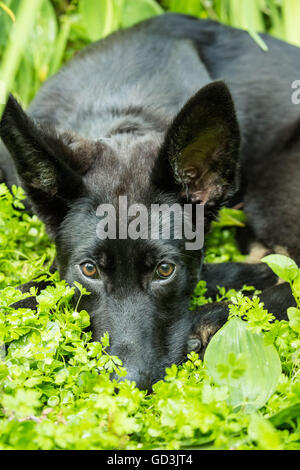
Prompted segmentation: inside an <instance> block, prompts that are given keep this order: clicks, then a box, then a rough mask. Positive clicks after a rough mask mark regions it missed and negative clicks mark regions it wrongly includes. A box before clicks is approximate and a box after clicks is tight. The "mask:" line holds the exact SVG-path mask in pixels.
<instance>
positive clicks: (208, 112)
mask: <svg viewBox="0 0 300 470" xmlns="http://www.w3.org/2000/svg"><path fill="white" fill-rule="evenodd" d="M263 39H264V41H265V42H266V43H267V45H268V47H269V52H267V53H265V52H263V51H262V50H261V49H260V48H259V47H258V46H257V44H255V43H254V41H253V40H252V39H251V38H250V37H249V35H248V34H247V33H246V32H243V31H240V30H236V29H232V28H228V27H225V26H223V25H220V24H218V23H215V22H211V21H200V20H196V19H194V18H191V17H186V16H183V15H174V14H166V15H162V16H160V17H156V18H154V19H151V20H148V21H146V22H143V23H141V24H139V25H137V26H135V27H133V28H131V29H129V30H125V31H121V32H118V33H116V34H114V35H112V36H110V37H108V38H107V39H105V40H103V41H100V42H98V43H96V44H94V45H92V46H90V47H88V48H86V49H85V50H84V51H82V52H81V53H79V54H78V55H77V56H76V57H75V58H74V59H73V60H72V61H70V63H69V64H67V66H65V67H64V68H63V69H62V70H61V71H60V72H59V74H57V75H56V76H55V77H53V78H52V79H50V80H49V81H48V82H47V83H46V84H45V85H44V86H43V87H42V89H41V91H40V92H39V93H38V95H37V97H36V99H35V100H34V102H33V103H32V105H31V107H30V109H29V115H30V117H31V118H32V119H33V120H34V121H36V122H38V123H39V125H41V126H42V127H41V128H39V127H38V126H36V124H34V122H33V121H32V120H31V119H28V118H27V117H26V115H25V114H24V113H23V111H22V110H21V109H20V108H19V107H18V105H17V104H16V103H15V102H14V101H13V100H12V99H10V101H9V102H8V105H7V109H6V111H5V113H4V117H3V120H2V123H1V137H2V139H3V141H4V142H5V144H6V146H7V148H8V149H9V151H10V153H11V155H12V156H13V158H14V162H15V164H16V167H17V170H16V167H15V166H14V164H13V162H12V160H11V159H10V158H9V156H8V154H7V152H6V151H5V150H4V148H3V149H2V148H1V152H0V167H2V169H3V170H4V174H5V177H6V181H7V182H8V184H12V183H14V182H18V181H19V182H20V183H21V184H22V185H23V186H24V187H25V189H26V190H27V193H28V196H29V199H30V200H31V202H32V205H33V207H34V209H35V210H36V211H37V213H38V214H39V215H40V216H41V218H42V220H44V222H45V223H46V225H47V227H48V230H49V232H50V233H51V234H52V236H53V237H54V239H55V242H56V246H57V253H58V256H57V258H58V267H59V270H60V272H61V275H62V277H64V278H65V279H66V280H67V281H69V282H73V281H74V280H77V281H79V282H81V283H82V284H85V285H86V287H87V288H88V290H90V291H91V292H92V295H91V296H89V297H88V298H87V300H86V301H85V304H83V307H85V308H86V309H87V310H88V311H89V313H90V314H91V318H92V327H93V331H94V338H95V339H98V338H99V337H100V336H101V334H102V333H103V332H104V331H105V330H108V331H109V333H110V337H111V348H112V352H113V353H114V354H117V355H119V356H120V357H121V358H122V359H123V361H124V363H125V364H124V365H125V367H127V369H128V372H129V375H128V376H129V378H132V379H134V380H136V381H137V383H138V385H139V386H141V387H150V386H151V384H152V383H153V382H154V381H155V380H157V379H159V378H161V377H162V376H163V373H164V369H165V367H166V366H168V365H170V364H171V363H172V362H179V361H180V360H182V358H183V356H184V353H185V352H186V343H187V340H188V336H189V333H190V330H191V325H192V323H193V321H194V319H193V318H192V314H191V313H190V312H188V302H189V297H190V295H191V293H192V291H193V288H194V286H195V283H196V281H197V280H198V279H200V277H201V276H203V273H204V274H205V273H208V274H209V268H204V270H203V271H202V275H201V268H202V261H203V252H202V251H201V252H190V253H187V252H186V250H185V249H184V247H183V244H182V243H181V242H180V241H176V242H175V241H174V240H173V241H172V242H170V241H169V242H168V243H166V242H165V243H163V242H162V241H161V240H159V241H156V242H154V241H153V240H120V239H118V240H106V242H105V244H104V243H103V241H99V240H98V239H97V236H96V224H97V217H96V214H95V213H96V208H97V206H98V204H100V203H112V204H114V205H115V206H116V204H117V200H118V198H119V196H122V195H126V196H127V197H128V200H129V203H143V204H144V205H145V206H147V207H149V206H150V204H153V203H168V204H173V203H176V202H178V201H179V200H180V203H183V202H188V201H190V202H192V203H193V204H194V203H197V202H202V203H203V204H205V220H206V228H208V227H209V221H210V220H211V219H212V218H213V217H214V216H215V214H216V212H217V210H218V208H219V207H220V206H221V205H222V204H224V203H225V202H226V203H227V204H228V205H231V206H234V205H235V204H236V203H239V202H241V201H243V203H244V207H245V211H246V213H247V216H248V220H249V226H250V227H251V230H252V232H253V234H254V236H255V238H257V239H258V240H259V241H260V242H262V243H263V244H264V245H266V246H267V247H268V249H270V250H271V251H276V250H279V249H282V248H283V247H284V248H285V249H286V250H287V252H288V253H289V254H290V256H292V257H293V258H294V259H295V260H296V261H300V246H299V244H298V239H299V236H300V224H299V223H298V219H299V216H300V204H299V196H300V186H299V180H300V162H299V159H300V107H299V106H296V105H295V104H293V103H292V100H291V95H292V82H293V81H295V80H297V79H299V77H300V51H299V49H297V48H296V47H293V46H290V45H287V44H285V43H283V42H281V41H277V40H275V39H273V38H270V37H268V36H264V38H263ZM217 80H224V81H225V82H226V84H227V85H228V87H229V89H230V92H231V95H232V98H233V102H234V105H235V110H236V116H237V119H236V117H235V112H234V107H233V104H232V100H231V97H230V94H229V93H228V91H227V89H226V87H225V85H224V84H222V83H221V82H216V81H217ZM215 82H216V83H215ZM198 90H202V91H200V92H198ZM191 97H192V98H191ZM186 103H187V104H186ZM238 125H239V128H240V133H241V149H240V166H239V163H238V160H239V159H238V155H239V146H240V141H239V128H238ZM22 149H24V156H22V155H21V154H22V153H23V152H22ZM17 174H18V176H17ZM238 182H239V183H238ZM182 188H184V191H183V190H182ZM84 261H87V262H88V261H92V262H93V263H94V264H95V265H97V273H98V270H99V271H100V272H101V275H100V279H99V276H98V274H99V273H98V274H97V276H98V277H97V278H94V277H91V279H88V277H89V273H88V274H87V276H86V277H84V276H83V275H82V270H81V272H80V269H83V268H81V266H82V265H83V264H82V263H84ZM92 262H91V263H90V265H89V267H88V266H87V265H88V263H86V264H85V265H84V272H87V271H86V270H90V273H91V272H92V266H93V264H92ZM162 265H163V269H164V270H165V271H166V272H167V270H168V266H169V268H170V269H173V268H174V269H173V271H174V273H172V274H171V275H170V276H169V277H168V276H167V277H166V278H159V277H157V266H159V267H160V269H161V266H162ZM78 267H79V268H80V269H79V268H78ZM239 267H240V271H239V272H237V273H236V268H232V267H229V270H230V272H231V273H232V272H233V271H232V270H234V273H235V274H234V275H229V276H227V274H224V282H223V283H222V276H220V273H219V272H218V275H217V276H215V275H212V276H211V278H212V283H213V280H214V281H215V283H216V282H218V283H220V284H226V285H227V286H228V287H231V284H232V287H239V286H242V285H243V284H245V283H252V284H255V273H257V283H256V284H258V285H257V287H263V288H264V287H268V286H269V285H270V283H271V282H274V279H273V278H272V275H270V274H269V273H267V268H264V267H258V268H254V267H252V266H250V265H249V266H248V267H245V266H239ZM175 268H176V270H175ZM155 269H156V271H155ZM224 269H225V268H224ZM255 269H257V270H256V271H255ZM175 271H176V272H175ZM228 272H229V271H228V268H227V273H228ZM153 273H156V274H153ZM224 273H226V269H225V271H224ZM239 273H240V274H239ZM241 273H243V274H241ZM229 278H231V280H232V283H231V284H230V282H229ZM87 279H88V280H87ZM259 279H260V281H261V283H259ZM251 281H252V282H251ZM274 292H275V293H274V295H273V294H272V295H271V298H272V299H275V298H276V299H277V294H276V292H277V291H276V290H275V291H274ZM269 297H270V296H266V298H268V299H269ZM290 301H291V299H290V298H289V299H287V297H286V296H285V297H284V299H283V300H282V302H281V306H280V309H279V310H281V311H282V310H284V308H285V305H286V302H290ZM270 304H272V305H274V301H273V303H272V301H270ZM208 308H209V306H208V307H207V308H206V309H208ZM280 313H281V312H280Z"/></svg>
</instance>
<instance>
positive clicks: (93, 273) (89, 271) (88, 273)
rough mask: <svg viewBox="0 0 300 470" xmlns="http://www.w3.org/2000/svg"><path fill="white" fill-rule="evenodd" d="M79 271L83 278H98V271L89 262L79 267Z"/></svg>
mask: <svg viewBox="0 0 300 470" xmlns="http://www.w3.org/2000/svg"><path fill="white" fill-rule="evenodd" d="M80 269H81V272H82V274H83V275H84V276H85V277H89V278H92V279H96V278H97V277H98V270H97V268H96V266H95V265H94V264H93V263H91V262H87V263H82V264H81V265H80Z"/></svg>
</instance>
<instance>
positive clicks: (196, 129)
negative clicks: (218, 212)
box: [152, 82, 240, 207]
mask: <svg viewBox="0 0 300 470" xmlns="http://www.w3.org/2000/svg"><path fill="white" fill-rule="evenodd" d="M239 146H240V133H239V126H238V123H237V119H236V116H235V110H234V105H233V101H232V98H231V94H230V92H229V90H228V88H227V86H226V85H225V83H224V82H214V83H211V84H209V85H207V86H205V87H204V88H202V89H201V90H200V91H199V92H198V93H196V95H194V96H193V97H192V98H191V99H190V100H189V101H188V102H187V104H186V105H185V106H184V107H183V108H182V109H181V111H180V112H179V114H178V115H177V116H176V117H175V119H174V121H173V123H172V124H171V126H170V128H169V130H168V132H167V135H166V137H165V141H164V144H163V146H162V148H161V152H160V155H159V157H158V159H157V161H156V164H155V166H154V170H153V174H152V181H153V183H154V184H156V186H158V187H159V188H160V189H162V190H164V191H179V193H180V195H181V197H182V198H183V199H185V198H186V197H187V199H188V200H189V201H190V202H199V203H203V204H208V205H209V206H210V207H214V206H218V205H220V204H222V202H224V201H225V200H226V199H227V198H228V197H230V196H231V195H232V194H233V193H234V191H235V190H236V189H237V172H238V160H239Z"/></svg>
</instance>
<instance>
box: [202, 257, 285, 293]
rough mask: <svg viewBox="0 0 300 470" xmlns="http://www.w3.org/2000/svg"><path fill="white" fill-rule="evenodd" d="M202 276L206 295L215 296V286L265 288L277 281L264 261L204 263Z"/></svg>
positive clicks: (216, 291)
mask: <svg viewBox="0 0 300 470" xmlns="http://www.w3.org/2000/svg"><path fill="white" fill-rule="evenodd" d="M202 277H203V279H204V280H205V281H206V283H207V296H208V297H215V296H216V295H217V294H218V288H217V286H220V287H225V288H226V289H236V290H239V289H241V288H242V287H243V286H244V285H247V286H253V287H255V289H258V290H265V289H267V288H268V287H271V286H274V285H275V284H276V283H277V281H278V278H277V276H276V275H275V274H274V273H273V272H272V270H271V269H270V268H269V267H268V266H267V265H266V264H264V263H260V264H248V263H220V264H205V265H204V267H203V270H202Z"/></svg>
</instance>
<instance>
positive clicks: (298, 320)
mask: <svg viewBox="0 0 300 470" xmlns="http://www.w3.org/2000/svg"><path fill="white" fill-rule="evenodd" d="M287 314H288V318H289V321H290V327H291V328H292V329H293V330H294V331H296V333H298V334H300V310H299V309H298V308H295V307H290V308H289V309H288V310H287Z"/></svg>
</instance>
